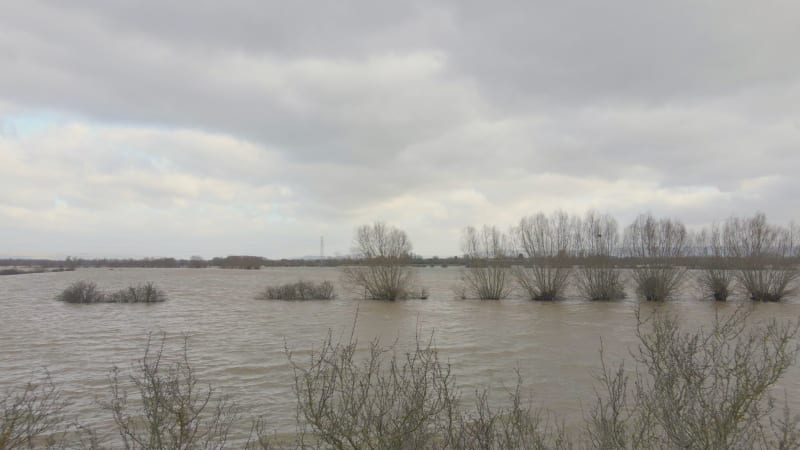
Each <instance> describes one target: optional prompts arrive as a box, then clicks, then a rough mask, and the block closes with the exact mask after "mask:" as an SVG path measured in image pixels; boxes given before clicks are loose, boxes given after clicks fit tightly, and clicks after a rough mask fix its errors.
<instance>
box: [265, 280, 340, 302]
mask: <svg viewBox="0 0 800 450" xmlns="http://www.w3.org/2000/svg"><path fill="white" fill-rule="evenodd" d="M256 298H257V299H259V300H333V299H334V298H336V293H335V292H334V287H333V283H331V282H330V281H323V282H321V283H314V282H311V281H303V280H300V281H297V282H295V283H286V284H281V285H278V286H270V287H268V288H267V289H265V290H264V292H262V293H261V294H260V295H259V296H257V297H256Z"/></svg>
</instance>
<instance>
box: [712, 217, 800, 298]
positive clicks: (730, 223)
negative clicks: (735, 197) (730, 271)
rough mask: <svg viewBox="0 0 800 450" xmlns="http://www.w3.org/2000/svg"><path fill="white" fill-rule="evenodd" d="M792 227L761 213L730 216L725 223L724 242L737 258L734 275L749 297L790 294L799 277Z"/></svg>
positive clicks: (773, 296)
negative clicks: (770, 220)
mask: <svg viewBox="0 0 800 450" xmlns="http://www.w3.org/2000/svg"><path fill="white" fill-rule="evenodd" d="M792 230H793V228H789V229H787V228H784V227H780V226H777V225H772V224H770V223H769V222H767V217H766V216H765V215H764V214H763V213H756V214H755V215H754V216H753V217H746V218H739V217H735V216H734V217H730V218H729V219H728V220H727V221H726V222H725V225H724V235H725V242H726V245H727V246H728V248H729V251H730V252H731V254H733V255H734V256H736V257H737V258H738V259H739V262H738V264H739V267H738V270H737V274H736V278H737V280H738V281H739V284H740V285H741V286H742V287H743V288H744V290H745V291H746V292H747V294H748V295H749V297H750V298H751V299H752V300H756V301H772V302H776V301H779V300H781V299H782V298H784V297H786V296H788V295H791V294H792V292H793V291H794V286H793V285H794V283H795V281H796V280H797V279H798V278H800V269H798V266H797V264H796V263H797V261H792V260H791V259H790V258H791V257H793V256H795V255H796V252H797V250H796V243H795V242H794V240H795V239H796V237H794V236H793V235H792V233H793V231H792Z"/></svg>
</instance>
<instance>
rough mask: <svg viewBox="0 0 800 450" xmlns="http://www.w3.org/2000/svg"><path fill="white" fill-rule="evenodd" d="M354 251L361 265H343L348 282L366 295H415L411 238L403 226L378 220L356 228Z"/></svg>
mask: <svg viewBox="0 0 800 450" xmlns="http://www.w3.org/2000/svg"><path fill="white" fill-rule="evenodd" d="M353 253H354V254H355V255H356V256H357V257H358V258H359V265H357V266H350V267H345V268H344V269H342V277H343V280H344V282H345V284H347V285H349V286H350V287H351V288H353V289H354V290H356V291H358V292H363V293H364V297H365V298H370V299H374V300H398V299H404V298H409V297H414V296H415V295H414V294H415V293H416V291H417V290H415V289H414V286H413V285H414V268H413V267H410V266H409V262H410V260H411V241H409V239H408V236H407V235H406V233H405V232H404V231H402V230H399V229H397V228H395V227H392V226H389V225H386V224H384V223H383V222H375V223H374V224H372V225H363V226H361V227H359V228H358V229H356V233H355V238H354V248H353Z"/></svg>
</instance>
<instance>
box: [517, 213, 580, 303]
mask: <svg viewBox="0 0 800 450" xmlns="http://www.w3.org/2000/svg"><path fill="white" fill-rule="evenodd" d="M578 228H579V223H578V219H577V218H576V217H570V216H569V215H568V214H567V213H565V212H564V211H555V212H554V213H553V214H551V215H550V217H547V216H545V215H544V214H543V213H539V214H536V215H533V216H529V217H523V218H522V219H521V220H520V222H519V226H518V227H517V228H515V230H514V235H515V238H516V241H517V244H518V245H519V247H520V249H521V250H522V251H523V252H524V254H525V255H526V256H527V257H528V258H529V263H528V266H527V267H516V268H515V269H514V277H515V278H516V280H517V284H518V285H519V286H520V288H522V290H523V291H525V293H526V294H527V295H528V297H529V298H531V299H532V300H556V299H558V298H561V297H562V296H563V294H564V290H565V289H566V287H567V284H568V282H569V277H570V274H571V272H572V267H571V264H570V263H569V258H570V257H572V256H574V255H575V253H576V250H577V248H578V246H579V239H578V233H577V230H578Z"/></svg>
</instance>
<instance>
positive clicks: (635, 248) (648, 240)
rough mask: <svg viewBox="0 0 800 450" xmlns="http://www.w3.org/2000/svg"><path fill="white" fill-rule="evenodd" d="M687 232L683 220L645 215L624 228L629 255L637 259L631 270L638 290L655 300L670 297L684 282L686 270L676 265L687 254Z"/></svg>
mask: <svg viewBox="0 0 800 450" xmlns="http://www.w3.org/2000/svg"><path fill="white" fill-rule="evenodd" d="M687 241H688V233H687V232H686V228H685V227H684V226H683V224H682V223H680V222H678V221H677V220H672V219H661V220H656V219H655V218H654V217H653V216H652V214H642V215H640V216H639V217H637V218H636V220H635V221H634V222H633V223H632V224H630V225H629V226H628V228H626V229H625V236H624V243H623V246H624V248H625V251H626V252H627V255H628V256H629V257H632V258H636V259H638V263H639V264H637V266H636V267H634V268H633V270H632V277H633V280H634V282H635V283H636V293H637V294H638V295H639V296H640V297H642V298H644V299H646V300H653V301H663V300H668V299H670V298H671V297H673V296H674V295H675V294H676V293H677V291H678V289H679V288H680V287H681V285H682V284H683V280H684V278H685V276H686V269H685V268H683V267H680V266H677V265H675V264H676V259H677V258H680V257H682V256H684V255H685V254H686V247H687V243H688V242H687Z"/></svg>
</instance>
